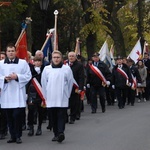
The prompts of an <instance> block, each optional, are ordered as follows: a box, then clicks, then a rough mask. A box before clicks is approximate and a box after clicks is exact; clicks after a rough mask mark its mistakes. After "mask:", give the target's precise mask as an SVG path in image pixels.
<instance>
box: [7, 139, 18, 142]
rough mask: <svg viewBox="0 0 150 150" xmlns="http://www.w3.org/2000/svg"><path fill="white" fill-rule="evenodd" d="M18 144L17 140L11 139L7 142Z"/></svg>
mask: <svg viewBox="0 0 150 150" xmlns="http://www.w3.org/2000/svg"><path fill="white" fill-rule="evenodd" d="M15 142H16V139H9V140H8V141H7V143H15Z"/></svg>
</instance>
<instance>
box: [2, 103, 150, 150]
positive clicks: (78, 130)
mask: <svg viewBox="0 0 150 150" xmlns="http://www.w3.org/2000/svg"><path fill="white" fill-rule="evenodd" d="M46 127H47V123H44V124H43V134H42V135H41V136H33V137H28V136H27V133H28V131H27V130H26V131H23V136H22V140H23V143H22V144H16V143H12V144H8V143H7V140H8V139H9V135H8V136H7V137H6V139H5V140H1V141H0V150H150V101H148V102H141V103H136V104H135V106H126V107H125V109H122V110H120V109H118V107H117V104H116V105H115V106H107V110H106V113H101V110H100V108H98V112H97V113H96V114H91V110H90V106H89V105H87V104H86V101H85V110H84V112H83V113H82V117H81V120H79V121H76V122H75V124H73V125H72V124H67V125H66V131H65V135H66V139H65V141H63V142H62V143H57V142H52V141H51V139H52V138H53V133H52V131H51V132H50V131H49V130H47V129H46Z"/></svg>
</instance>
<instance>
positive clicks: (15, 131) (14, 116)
mask: <svg viewBox="0 0 150 150" xmlns="http://www.w3.org/2000/svg"><path fill="white" fill-rule="evenodd" d="M5 110H6V115H7V121H8V127H9V132H10V135H11V138H12V139H16V138H20V137H21V136H22V117H23V113H24V108H11V109H5Z"/></svg>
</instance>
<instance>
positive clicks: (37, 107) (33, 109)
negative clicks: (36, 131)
mask: <svg viewBox="0 0 150 150" xmlns="http://www.w3.org/2000/svg"><path fill="white" fill-rule="evenodd" d="M43 109H44V108H42V107H41V103H34V104H32V105H28V125H29V126H33V124H34V120H35V117H37V118H38V126H41V125H42V121H43ZM45 109H46V108H45ZM35 113H37V116H35Z"/></svg>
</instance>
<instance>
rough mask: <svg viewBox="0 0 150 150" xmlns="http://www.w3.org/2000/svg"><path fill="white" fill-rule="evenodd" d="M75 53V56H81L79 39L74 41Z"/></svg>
mask: <svg viewBox="0 0 150 150" xmlns="http://www.w3.org/2000/svg"><path fill="white" fill-rule="evenodd" d="M75 53H76V55H81V51H80V39H79V38H77V39H76V47H75Z"/></svg>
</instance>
